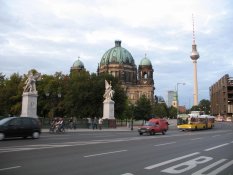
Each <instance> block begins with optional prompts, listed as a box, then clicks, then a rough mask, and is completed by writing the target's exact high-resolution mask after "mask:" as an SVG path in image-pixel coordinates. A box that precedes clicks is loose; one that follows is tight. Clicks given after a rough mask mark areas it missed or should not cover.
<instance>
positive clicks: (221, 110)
mask: <svg viewBox="0 0 233 175" xmlns="http://www.w3.org/2000/svg"><path fill="white" fill-rule="evenodd" d="M209 92H210V104H211V111H210V112H211V114H212V115H214V116H217V115H220V116H224V117H232V115H233V77H229V75H228V74H226V75H224V76H223V77H222V78H221V79H219V80H218V81H217V82H216V83H215V84H213V85H212V86H211V87H210V88H209Z"/></svg>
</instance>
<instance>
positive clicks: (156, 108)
mask: <svg viewBox="0 0 233 175" xmlns="http://www.w3.org/2000/svg"><path fill="white" fill-rule="evenodd" d="M152 113H153V114H154V115H155V117H160V118H162V117H167V116H168V109H167V105H166V103H155V104H154V105H153V110H152Z"/></svg>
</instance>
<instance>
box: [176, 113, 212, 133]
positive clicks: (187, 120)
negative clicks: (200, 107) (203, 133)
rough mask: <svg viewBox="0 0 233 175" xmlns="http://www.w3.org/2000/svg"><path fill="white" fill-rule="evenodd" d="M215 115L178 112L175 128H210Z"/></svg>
mask: <svg viewBox="0 0 233 175" xmlns="http://www.w3.org/2000/svg"><path fill="white" fill-rule="evenodd" d="M214 120H215V117H213V116H210V115H198V114H180V115H178V117H177V128H178V129H180V130H183V131H184V130H199V129H211V128H213V127H214Z"/></svg>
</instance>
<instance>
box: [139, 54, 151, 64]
mask: <svg viewBox="0 0 233 175" xmlns="http://www.w3.org/2000/svg"><path fill="white" fill-rule="evenodd" d="M140 66H152V64H151V61H150V60H149V59H148V58H147V57H146V55H145V58H143V59H142V60H141V62H140Z"/></svg>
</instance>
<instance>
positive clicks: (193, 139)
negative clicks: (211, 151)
mask: <svg viewBox="0 0 233 175" xmlns="http://www.w3.org/2000/svg"><path fill="white" fill-rule="evenodd" d="M201 139H203V138H202V137H199V138H194V139H190V140H201Z"/></svg>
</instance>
